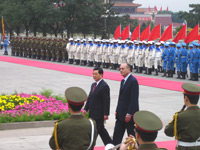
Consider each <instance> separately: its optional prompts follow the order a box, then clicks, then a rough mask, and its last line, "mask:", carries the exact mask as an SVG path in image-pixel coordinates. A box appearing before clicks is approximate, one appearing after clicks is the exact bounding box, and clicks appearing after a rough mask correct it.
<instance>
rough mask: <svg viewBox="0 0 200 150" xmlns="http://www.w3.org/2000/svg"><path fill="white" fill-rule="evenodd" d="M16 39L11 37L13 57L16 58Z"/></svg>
mask: <svg viewBox="0 0 200 150" xmlns="http://www.w3.org/2000/svg"><path fill="white" fill-rule="evenodd" d="M15 43H16V39H15V37H11V39H10V45H11V56H15V51H16V44H15Z"/></svg>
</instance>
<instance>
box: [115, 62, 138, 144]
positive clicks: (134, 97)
mask: <svg viewBox="0 0 200 150" xmlns="http://www.w3.org/2000/svg"><path fill="white" fill-rule="evenodd" d="M120 73H121V75H122V76H123V77H124V79H123V80H122V82H121V86H120V91H119V98H118V104H117V109H116V112H115V117H116V122H115V129H114V134H113V144H114V145H117V144H120V143H121V142H122V138H123V136H124V132H125V130H127V133H128V135H130V134H131V135H135V133H134V131H133V130H134V121H133V115H134V113H135V112H137V111H139V103H138V97H139V85H138V82H137V80H136V78H135V77H133V76H132V74H131V66H130V65H129V64H127V63H123V64H121V66H120Z"/></svg>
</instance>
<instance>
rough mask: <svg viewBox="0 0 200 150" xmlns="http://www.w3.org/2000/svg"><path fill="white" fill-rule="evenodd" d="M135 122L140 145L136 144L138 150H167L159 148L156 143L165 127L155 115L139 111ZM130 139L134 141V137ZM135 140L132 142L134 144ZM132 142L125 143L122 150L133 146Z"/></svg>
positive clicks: (135, 115)
mask: <svg viewBox="0 0 200 150" xmlns="http://www.w3.org/2000/svg"><path fill="white" fill-rule="evenodd" d="M134 122H135V129H134V131H135V137H136V138H135V139H136V141H137V142H138V143H139V146H137V144H136V143H134V144H135V148H136V149H137V150H166V148H158V147H157V145H156V144H155V143H154V141H155V139H156V137H157V134H158V131H159V130H161V129H162V127H163V125H162V122H161V120H160V118H158V116H156V115H155V114H154V113H152V112H149V111H144V110H143V111H138V112H136V113H135V114H134ZM129 138H132V139H134V137H133V136H130V137H129ZM133 141H134V140H132V142H133ZM132 142H125V143H126V144H125V143H123V144H122V145H121V147H120V150H127V149H128V146H130V145H131V144H133V143H132Z"/></svg>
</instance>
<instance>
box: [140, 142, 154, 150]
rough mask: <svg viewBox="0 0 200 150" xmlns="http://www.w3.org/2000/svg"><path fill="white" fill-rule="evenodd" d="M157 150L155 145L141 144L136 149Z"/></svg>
mask: <svg viewBox="0 0 200 150" xmlns="http://www.w3.org/2000/svg"><path fill="white" fill-rule="evenodd" d="M156 148H158V147H157V145H156V144H155V143H152V144H141V145H139V147H138V150H143V149H149V150H150V149H156Z"/></svg>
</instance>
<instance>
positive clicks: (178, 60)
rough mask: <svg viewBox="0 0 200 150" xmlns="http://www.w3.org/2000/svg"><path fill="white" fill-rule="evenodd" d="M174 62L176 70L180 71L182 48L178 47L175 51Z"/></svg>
mask: <svg viewBox="0 0 200 150" xmlns="http://www.w3.org/2000/svg"><path fill="white" fill-rule="evenodd" d="M174 63H176V70H177V71H178V72H179V71H180V49H178V48H177V49H176V50H175V52H174Z"/></svg>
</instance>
